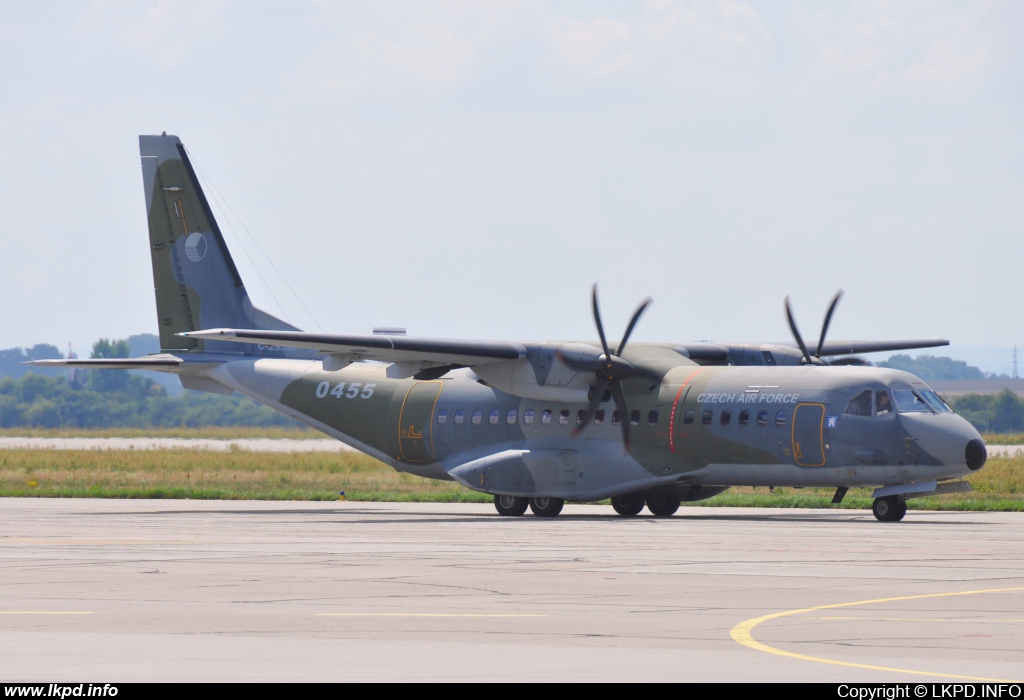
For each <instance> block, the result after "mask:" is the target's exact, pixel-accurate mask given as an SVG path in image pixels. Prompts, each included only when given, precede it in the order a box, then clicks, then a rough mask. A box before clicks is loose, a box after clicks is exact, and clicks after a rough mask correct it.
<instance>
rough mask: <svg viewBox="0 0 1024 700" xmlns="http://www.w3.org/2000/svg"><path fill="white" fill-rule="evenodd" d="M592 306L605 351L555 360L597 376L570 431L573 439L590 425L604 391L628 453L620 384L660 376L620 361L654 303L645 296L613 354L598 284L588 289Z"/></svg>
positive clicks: (625, 409)
mask: <svg viewBox="0 0 1024 700" xmlns="http://www.w3.org/2000/svg"><path fill="white" fill-rule="evenodd" d="M590 297H591V305H592V307H593V309H594V323H595V324H596V325H597V334H598V335H599V336H601V348H602V349H603V350H604V352H603V353H602V354H600V355H599V354H597V351H596V350H594V351H590V352H588V351H584V352H581V353H580V354H579V355H578V356H577V355H576V353H573V355H572V356H569V355H566V354H564V353H562V352H561V351H559V353H558V359H559V360H560V361H561V362H562V363H564V364H566V365H568V366H569V367H572V368H573V369H576V370H581V371H585V372H593V373H594V374H595V375H596V376H597V382H596V384H595V386H594V390H593V394H592V395H591V399H590V405H589V406H587V411H586V413H584V415H583V420H582V421H581V422H580V424H579V425H577V426H576V428H575V429H574V430H573V431H572V436H573V437H577V436H578V435H579V434H580V433H582V432H583V430H584V429H585V428H586V427H587V426H588V425H590V422H591V421H592V420H593V419H594V415H595V414H596V413H597V410H598V407H599V406H600V405H601V402H602V400H603V399H604V395H605V392H609V393H610V394H611V398H612V400H613V401H614V402H615V408H616V409H617V410H618V412H619V416H620V418H621V421H620V424H621V425H622V442H623V444H624V445H625V447H626V451H627V452H628V451H629V409H628V407H627V406H626V397H625V395H624V394H623V392H622V381H623V380H625V379H629V378H630V377H648V378H651V379H654V380H655V381H657V382H661V376H660V375H659V374H657V373H656V372H654V371H653V370H650V369H647V368H646V367H641V366H637V365H634V364H632V363H631V362H629V361H628V360H625V359H623V358H622V352H623V351H624V350H625V349H626V342H627V341H628V340H629V336H630V335H631V334H632V333H633V329H634V328H635V327H636V323H637V321H639V320H640V316H641V315H642V314H643V312H644V311H645V310H646V309H647V307H648V306H650V305H651V302H652V301H653V300H652V299H651V298H650V297H647V298H646V299H644V300H643V301H642V302H640V306H638V307H637V308H636V311H634V312H633V317H632V318H631V319H630V320H629V325H628V326H626V332H625V333H624V334H623V335H622V341H621V342H620V343H619V345H618V347H617V348H615V352H614V353H612V352H611V350H610V349H609V348H608V340H607V339H606V337H605V334H604V324H602V323H601V311H600V309H599V308H598V304H597V284H595V285H594V287H593V289H592V290H591V295H590Z"/></svg>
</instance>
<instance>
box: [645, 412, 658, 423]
mask: <svg viewBox="0 0 1024 700" xmlns="http://www.w3.org/2000/svg"><path fill="white" fill-rule="evenodd" d="M647 424H648V425H657V424H658V412H657V411H651V412H650V413H648V414H647Z"/></svg>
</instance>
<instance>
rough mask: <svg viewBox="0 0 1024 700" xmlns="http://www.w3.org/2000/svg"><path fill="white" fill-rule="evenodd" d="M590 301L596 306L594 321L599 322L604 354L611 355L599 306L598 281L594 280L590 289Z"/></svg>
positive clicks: (598, 328) (598, 329) (598, 331)
mask: <svg viewBox="0 0 1024 700" xmlns="http://www.w3.org/2000/svg"><path fill="white" fill-rule="evenodd" d="M590 301H591V305H592V306H593V307H594V323H596V324H597V333H598V335H600V336H601V347H602V348H604V354H605V356H606V357H611V355H612V354H611V353H610V352H609V351H608V341H607V340H605V338H604V326H603V325H602V324H601V312H600V311H599V310H598V308H597V282H594V287H593V288H592V289H591V290H590Z"/></svg>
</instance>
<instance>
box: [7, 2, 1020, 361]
mask: <svg viewBox="0 0 1024 700" xmlns="http://www.w3.org/2000/svg"><path fill="white" fill-rule="evenodd" d="M1021 36H1024V4H1022V3H1019V2H1011V1H1006V2H947V1H943V0H928V1H927V2H923V1H922V2H818V1H815V2H783V1H780V2H771V3H767V2H766V3H743V2H733V1H722V2H667V1H663V0H656V1H651V2H647V3H644V2H639V1H632V2H606V1H600V0H586V1H580V2H534V1H531V0H524V1H522V2H503V1H502V0H491V1H489V2H478V1H472V0H471V1H466V2H458V1H453V2H435V3H428V2H387V1H385V0H372V1H370V2H326V1H324V2H318V1H302V0H294V1H291V2H256V1H252V0H250V1H248V2H213V1H211V2H195V1H189V0H175V2H162V1H156V2H134V1H131V0H111V1H95V2H88V1H83V0H79V1H76V2H60V1H56V0H55V1H53V2H47V3H2V4H0V85H2V86H3V90H2V91H0V128H2V132H0V133H2V135H3V138H0V163H2V167H0V210H2V211H3V212H4V226H3V229H4V230H3V233H0V241H2V251H3V255H2V258H0V299H3V300H4V304H3V311H4V316H5V322H4V323H3V324H2V325H0V347H14V346H21V345H32V344H35V343H38V342H49V343H53V344H56V345H59V346H64V345H65V344H66V343H67V342H69V341H70V342H72V343H73V344H74V345H75V347H76V349H77V350H79V352H80V354H85V352H87V349H88V347H89V345H91V343H92V342H93V341H94V340H95V339H96V338H99V337H110V338H120V337H126V336H128V335H131V334H135V333H140V332H155V331H156V312H155V301H154V296H153V282H152V272H151V268H150V261H149V255H148V252H147V233H146V217H145V211H144V199H143V193H142V181H141V175H140V169H139V159H138V140H137V137H138V135H139V134H152V133H160V131H161V130H167V132H168V133H171V134H176V135H178V136H179V137H180V138H181V139H182V140H183V142H184V143H185V145H186V147H187V148H188V150H189V153H190V154H191V157H192V158H193V162H194V163H195V164H196V165H197V166H198V168H199V169H200V171H201V176H202V177H203V178H204V182H205V187H206V191H207V196H208V197H209V198H210V199H211V201H212V203H213V208H214V212H215V214H216V215H217V218H218V222H219V224H220V227H221V229H222V230H223V231H224V234H225V237H226V239H227V241H228V245H229V247H230V248H231V250H232V251H233V254H234V256H235V260H236V263H237V264H238V267H239V270H240V272H241V274H242V277H243V279H244V280H245V281H246V285H247V287H248V289H249V293H250V296H251V297H252V298H253V299H254V301H255V303H256V304H257V305H258V306H260V307H262V308H264V309H266V310H267V311H269V312H271V313H275V314H277V315H283V316H285V317H286V318H288V319H289V320H290V321H291V322H292V323H294V324H295V325H298V326H300V327H302V328H305V329H308V330H318V329H320V328H322V329H323V330H325V331H327V332H334V333H368V332H370V330H371V329H372V328H373V327H374V326H382V325H391V326H402V327H405V328H407V329H408V331H409V333H410V335H418V336H435V337H453V338H499V339H520V340H526V339H566V338H592V337H595V332H594V326H593V320H592V318H591V313H590V308H589V304H590V300H589V293H590V287H591V285H592V284H593V283H595V282H597V283H599V285H600V295H601V297H600V298H601V305H602V313H603V316H604V320H605V325H606V328H607V330H608V334H609V335H610V336H613V337H617V336H618V335H619V334H620V333H621V332H622V330H623V329H624V327H625V324H626V322H627V321H628V318H629V315H630V313H631V312H632V310H633V309H634V308H635V306H636V305H637V304H638V303H639V302H640V300H641V299H643V298H644V297H646V296H648V295H650V296H652V297H653V298H654V301H655V303H654V305H653V306H652V307H651V308H650V309H649V311H648V312H647V314H646V315H645V317H644V318H643V319H642V321H641V322H640V324H639V326H638V327H637V330H636V331H635V333H634V336H633V337H634V338H636V339H640V340H648V341H664V342H681V341H690V340H700V339H710V340H720V341H751V342H753V341H786V340H789V331H788V328H787V325H786V321H785V316H784V313H783V299H784V298H785V297H786V296H787V295H789V296H790V297H791V299H792V302H793V306H794V309H795V312H796V315H797V319H798V322H799V325H800V327H801V329H802V330H803V333H804V336H805V337H806V338H808V339H812V338H816V337H817V334H818V328H819V327H820V324H821V318H822V316H823V314H824V312H825V308H826V306H827V304H828V301H829V299H830V298H831V296H832V294H834V293H835V291H836V290H837V289H840V288H841V289H843V290H845V292H846V294H845V297H844V298H843V301H842V302H841V304H840V306H839V309H838V311H837V313H836V316H835V318H834V319H833V323H832V328H831V330H830V332H829V337H831V338H834V339H840V338H860V339H883V338H917V337H934V336H939V337H944V338H949V339H950V340H952V341H953V346H952V348H951V349H950V350H949V351H948V352H943V353H941V354H950V355H953V356H957V355H958V353H959V355H960V356H962V357H967V356H972V355H971V353H972V352H975V354H977V353H988V355H986V357H988V356H991V357H992V358H993V359H992V360H991V361H990V363H989V364H988V365H983V369H986V370H988V371H1006V372H1008V371H1009V368H1010V360H1011V352H1012V350H1011V348H1012V347H1013V345H1014V344H1017V343H1019V344H1021V346H1022V348H1024V328H1022V319H1024V279H1022V274H1021V272H1022V267H1024V266H1022V264H1021V261H1022V260H1024V255H1022V254H1024V235H1021V234H1022V233H1024V231H1022V229H1024V226H1022V224H1024V127H1022V125H1024V80H1022V79H1024V42H1022V41H1020V37H1021ZM83 351H85V352H83ZM979 357H980V355H979ZM1022 357H1024V355H1022ZM999 358H1003V359H999Z"/></svg>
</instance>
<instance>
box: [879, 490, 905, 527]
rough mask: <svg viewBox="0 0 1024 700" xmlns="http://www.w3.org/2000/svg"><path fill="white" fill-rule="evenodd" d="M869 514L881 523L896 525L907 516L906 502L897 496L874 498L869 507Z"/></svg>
mask: <svg viewBox="0 0 1024 700" xmlns="http://www.w3.org/2000/svg"><path fill="white" fill-rule="evenodd" d="M871 512H872V513H874V515H875V517H876V518H878V520H880V521H882V522H883V523H896V522H899V521H900V520H903V516H904V515H906V514H907V502H906V501H904V500H903V499H902V498H900V497H899V496H886V497H885V498H876V499H875V502H874V503H873V504H872V505H871Z"/></svg>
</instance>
